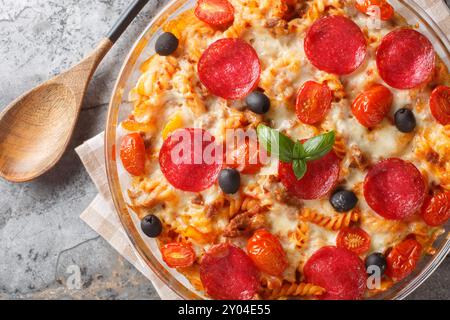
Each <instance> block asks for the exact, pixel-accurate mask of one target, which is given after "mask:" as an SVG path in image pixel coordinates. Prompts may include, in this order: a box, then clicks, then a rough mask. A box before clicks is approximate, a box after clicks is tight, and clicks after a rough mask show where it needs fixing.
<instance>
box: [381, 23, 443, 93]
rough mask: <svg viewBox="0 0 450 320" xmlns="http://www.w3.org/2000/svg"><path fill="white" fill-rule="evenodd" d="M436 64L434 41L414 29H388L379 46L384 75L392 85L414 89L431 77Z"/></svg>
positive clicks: (382, 76)
mask: <svg viewBox="0 0 450 320" xmlns="http://www.w3.org/2000/svg"><path fill="white" fill-rule="evenodd" d="M434 64H435V53H434V49H433V45H432V44H431V42H430V41H429V40H428V39H427V37H425V36H424V35H423V34H421V33H419V32H417V31H415V30H412V29H397V30H394V31H391V32H390V33H388V34H387V35H386V36H385V37H384V38H383V40H382V41H381V44H380V46H379V47H378V50H377V67H378V72H379V73H380V76H381V78H382V79H383V80H384V81H385V82H386V83H387V84H388V85H390V86H391V87H394V88H397V89H411V88H414V87H417V86H419V85H421V84H424V83H425V82H427V81H428V80H430V79H431V76H432V73H433V70H434Z"/></svg>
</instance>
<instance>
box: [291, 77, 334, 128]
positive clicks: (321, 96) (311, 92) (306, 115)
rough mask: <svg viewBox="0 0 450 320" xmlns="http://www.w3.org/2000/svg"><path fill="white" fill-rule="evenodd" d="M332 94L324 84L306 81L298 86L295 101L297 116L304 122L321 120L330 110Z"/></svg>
mask: <svg viewBox="0 0 450 320" xmlns="http://www.w3.org/2000/svg"><path fill="white" fill-rule="evenodd" d="M332 100H333V96H332V94H331V90H330V89H329V88H328V86H327V85H326V84H320V83H317V82H314V81H307V82H305V84H304V85H303V86H302V87H301V88H300V90H299V91H298V95H297V101H296V104H295V105H296V112H297V118H298V119H299V120H300V121H301V122H303V123H306V124H314V123H317V122H320V121H322V120H323V119H324V118H325V116H326V115H327V112H328V110H330V107H331V102H332Z"/></svg>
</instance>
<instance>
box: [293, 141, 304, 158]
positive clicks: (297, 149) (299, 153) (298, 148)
mask: <svg viewBox="0 0 450 320" xmlns="http://www.w3.org/2000/svg"><path fill="white" fill-rule="evenodd" d="M305 156H306V153H305V148H304V147H303V144H302V143H301V142H296V143H295V144H294V151H293V158H294V159H304V158H305Z"/></svg>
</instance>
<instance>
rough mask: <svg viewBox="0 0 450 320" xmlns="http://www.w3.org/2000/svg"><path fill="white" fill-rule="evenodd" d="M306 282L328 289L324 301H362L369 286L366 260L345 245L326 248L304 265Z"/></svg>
mask: <svg viewBox="0 0 450 320" xmlns="http://www.w3.org/2000/svg"><path fill="white" fill-rule="evenodd" d="M303 273H304V275H305V278H306V281H307V282H308V283H313V284H315V285H318V286H321V287H323V288H325V290H326V293H325V294H324V295H322V296H321V297H320V298H321V299H324V300H359V299H361V298H362V297H363V295H364V291H365V289H366V277H367V276H366V268H365V266H364V262H363V261H362V260H361V259H360V258H359V257H358V256H357V255H356V254H355V253H353V252H351V251H350V250H348V249H345V248H336V247H332V246H329V247H323V248H320V249H319V250H317V251H316V252H315V253H314V254H313V255H312V256H311V258H309V260H308V261H307V262H306V264H305V267H304V268H303Z"/></svg>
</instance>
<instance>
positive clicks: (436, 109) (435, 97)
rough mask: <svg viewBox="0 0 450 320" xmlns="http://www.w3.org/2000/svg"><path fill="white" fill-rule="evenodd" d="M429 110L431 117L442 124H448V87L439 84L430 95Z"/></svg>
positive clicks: (449, 115)
mask: <svg viewBox="0 0 450 320" xmlns="http://www.w3.org/2000/svg"><path fill="white" fill-rule="evenodd" d="M430 110H431V114H432V115H433V117H435V118H436V120H437V121H438V122H439V123H440V124H442V125H443V126H445V125H447V124H450V87H446V86H439V87H437V88H436V89H434V90H433V92H432V93H431V96H430Z"/></svg>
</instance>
